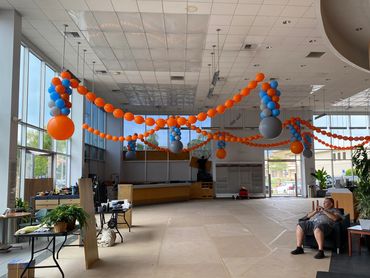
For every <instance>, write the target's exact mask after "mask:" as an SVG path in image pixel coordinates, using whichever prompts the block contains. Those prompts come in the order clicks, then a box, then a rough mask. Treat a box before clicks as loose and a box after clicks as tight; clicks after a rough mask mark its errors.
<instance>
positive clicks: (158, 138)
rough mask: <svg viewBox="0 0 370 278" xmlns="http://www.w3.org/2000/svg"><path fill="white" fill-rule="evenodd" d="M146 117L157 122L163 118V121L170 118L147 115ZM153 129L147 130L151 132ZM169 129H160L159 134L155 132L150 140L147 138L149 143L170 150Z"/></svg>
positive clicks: (148, 128)
mask: <svg viewBox="0 0 370 278" xmlns="http://www.w3.org/2000/svg"><path fill="white" fill-rule="evenodd" d="M146 117H151V118H153V119H154V120H155V121H156V120H158V119H159V118H162V119H167V118H168V116H167V115H147V116H146ZM150 129H151V127H147V130H150ZM168 132H169V129H167V128H166V129H160V130H158V131H157V132H155V133H154V134H152V135H150V136H149V137H148V138H147V141H149V142H151V143H152V144H155V145H157V146H160V147H164V148H168V144H169V134H168Z"/></svg>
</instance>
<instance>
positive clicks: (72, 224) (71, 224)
mask: <svg viewBox="0 0 370 278" xmlns="http://www.w3.org/2000/svg"><path fill="white" fill-rule="evenodd" d="M75 228H76V219H74V220H72V221H69V222H68V223H67V231H73V230H74V229H75Z"/></svg>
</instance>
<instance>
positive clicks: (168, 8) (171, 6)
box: [163, 1, 187, 14]
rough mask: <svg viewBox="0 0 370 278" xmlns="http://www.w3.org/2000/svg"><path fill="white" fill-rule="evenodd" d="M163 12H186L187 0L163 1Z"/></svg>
mask: <svg viewBox="0 0 370 278" xmlns="http://www.w3.org/2000/svg"><path fill="white" fill-rule="evenodd" d="M163 12H164V13H173V14H186V12H187V5H186V2H170V1H163Z"/></svg>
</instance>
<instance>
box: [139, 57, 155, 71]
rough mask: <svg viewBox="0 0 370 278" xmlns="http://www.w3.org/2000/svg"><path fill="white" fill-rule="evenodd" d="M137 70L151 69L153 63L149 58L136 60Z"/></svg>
mask: <svg viewBox="0 0 370 278" xmlns="http://www.w3.org/2000/svg"><path fill="white" fill-rule="evenodd" d="M136 65H137V68H138V70H142V71H153V70H154V67H153V63H152V61H151V60H136Z"/></svg>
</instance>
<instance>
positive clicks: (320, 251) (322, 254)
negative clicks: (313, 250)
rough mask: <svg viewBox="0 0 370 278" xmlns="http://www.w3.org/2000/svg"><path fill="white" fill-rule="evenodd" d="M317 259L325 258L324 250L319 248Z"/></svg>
mask: <svg viewBox="0 0 370 278" xmlns="http://www.w3.org/2000/svg"><path fill="white" fill-rule="evenodd" d="M314 258H315V259H323V258H325V254H324V250H319V252H317V254H316V255H315V256H314Z"/></svg>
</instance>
